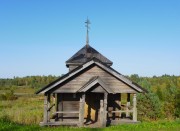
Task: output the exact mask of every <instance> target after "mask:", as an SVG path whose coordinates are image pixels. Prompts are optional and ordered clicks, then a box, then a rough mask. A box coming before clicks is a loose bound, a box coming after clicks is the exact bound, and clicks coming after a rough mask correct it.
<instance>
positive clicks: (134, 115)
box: [133, 94, 137, 122]
mask: <svg viewBox="0 0 180 131" xmlns="http://www.w3.org/2000/svg"><path fill="white" fill-rule="evenodd" d="M136 105H137V103H136V94H134V96H133V121H134V122H136V121H137V107H136Z"/></svg>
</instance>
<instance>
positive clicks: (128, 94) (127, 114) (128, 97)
mask: <svg viewBox="0 0 180 131" xmlns="http://www.w3.org/2000/svg"><path fill="white" fill-rule="evenodd" d="M129 107H130V93H127V104H126V117H130V113H129Z"/></svg>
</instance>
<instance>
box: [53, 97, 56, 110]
mask: <svg viewBox="0 0 180 131" xmlns="http://www.w3.org/2000/svg"><path fill="white" fill-rule="evenodd" d="M53 105H54V106H53V109H52V112H53V113H54V112H56V94H53Z"/></svg>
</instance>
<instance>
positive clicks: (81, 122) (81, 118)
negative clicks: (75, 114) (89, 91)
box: [79, 94, 85, 127]
mask: <svg viewBox="0 0 180 131" xmlns="http://www.w3.org/2000/svg"><path fill="white" fill-rule="evenodd" d="M84 106H85V94H82V98H80V105H79V127H83V126H84Z"/></svg>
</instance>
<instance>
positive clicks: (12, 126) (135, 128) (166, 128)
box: [0, 120, 180, 131]
mask: <svg viewBox="0 0 180 131" xmlns="http://www.w3.org/2000/svg"><path fill="white" fill-rule="evenodd" d="M60 130H61V131H76V130H77V131H179V130H180V120H178V121H172V122H168V121H164V122H149V123H147V122H145V123H140V124H131V125H127V124H124V125H117V126H111V127H106V128H77V127H40V126H39V125H22V124H16V123H12V122H8V121H0V131H60Z"/></svg>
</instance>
